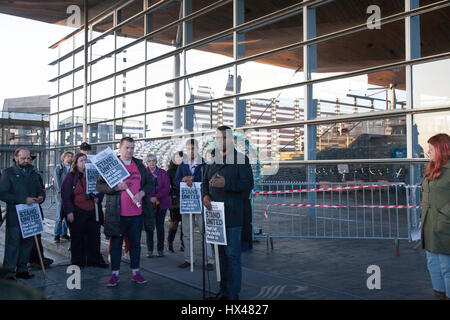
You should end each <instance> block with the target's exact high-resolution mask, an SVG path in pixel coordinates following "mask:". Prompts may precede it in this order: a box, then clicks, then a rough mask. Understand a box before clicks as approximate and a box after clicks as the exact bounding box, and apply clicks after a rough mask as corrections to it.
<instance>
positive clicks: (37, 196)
mask: <svg viewBox="0 0 450 320" xmlns="http://www.w3.org/2000/svg"><path fill="white" fill-rule="evenodd" d="M14 162H15V164H14V165H13V166H12V167H10V168H8V169H5V170H4V171H3V173H2V177H1V179H0V200H2V201H4V202H6V204H7V218H6V243H5V256H4V260H3V268H5V269H6V270H7V273H6V274H5V278H7V279H11V280H15V278H22V279H30V278H32V277H33V276H34V275H32V274H30V273H29V272H28V266H27V264H28V261H29V259H30V252H31V248H32V246H33V237H29V238H26V239H24V238H22V232H21V230H20V224H19V219H18V217H17V211H16V205H18V204H28V205H30V204H33V203H42V202H43V201H44V197H45V190H44V189H43V188H42V186H41V184H40V182H39V176H38V174H37V173H36V171H35V170H34V168H33V166H32V165H31V156H30V151H29V150H28V149H26V148H18V149H17V150H16V151H15V152H14ZM14 272H15V277H14Z"/></svg>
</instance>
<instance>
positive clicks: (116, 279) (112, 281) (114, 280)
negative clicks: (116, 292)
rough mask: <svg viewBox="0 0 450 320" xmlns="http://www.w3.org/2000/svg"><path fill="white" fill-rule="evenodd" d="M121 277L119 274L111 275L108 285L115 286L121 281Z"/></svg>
mask: <svg viewBox="0 0 450 320" xmlns="http://www.w3.org/2000/svg"><path fill="white" fill-rule="evenodd" d="M119 281H120V278H119V276H116V275H115V274H113V275H111V278H109V281H108V283H107V284H106V286H107V287H115V286H117V284H118V283H119Z"/></svg>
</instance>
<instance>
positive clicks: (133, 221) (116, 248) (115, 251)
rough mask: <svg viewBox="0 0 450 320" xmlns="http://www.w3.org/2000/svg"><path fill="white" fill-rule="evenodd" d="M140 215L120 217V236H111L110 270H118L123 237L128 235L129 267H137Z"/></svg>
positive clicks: (139, 243)
mask: <svg viewBox="0 0 450 320" xmlns="http://www.w3.org/2000/svg"><path fill="white" fill-rule="evenodd" d="M142 222H143V221H142V215H139V216H134V217H120V236H116V237H111V270H112V271H118V270H120V260H121V259H122V245H123V237H124V236H125V235H127V236H128V241H129V242H130V260H131V269H139V265H140V262H141V261H140V259H141V232H142Z"/></svg>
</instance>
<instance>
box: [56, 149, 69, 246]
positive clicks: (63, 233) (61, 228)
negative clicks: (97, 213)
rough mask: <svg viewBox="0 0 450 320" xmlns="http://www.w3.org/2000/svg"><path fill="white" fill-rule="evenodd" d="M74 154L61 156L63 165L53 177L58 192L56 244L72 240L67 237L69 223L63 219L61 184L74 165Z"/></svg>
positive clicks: (60, 165)
mask: <svg viewBox="0 0 450 320" xmlns="http://www.w3.org/2000/svg"><path fill="white" fill-rule="evenodd" d="M72 160H73V152H72V151H66V152H64V153H63V154H62V155H61V164H59V165H58V166H57V167H56V168H55V172H54V175H53V179H54V188H55V191H56V219H55V243H60V242H61V239H63V240H70V237H69V236H68V235H67V221H66V219H61V203H62V200H61V184H62V181H63V179H64V177H65V176H66V174H67V173H69V172H70V167H71V165H72Z"/></svg>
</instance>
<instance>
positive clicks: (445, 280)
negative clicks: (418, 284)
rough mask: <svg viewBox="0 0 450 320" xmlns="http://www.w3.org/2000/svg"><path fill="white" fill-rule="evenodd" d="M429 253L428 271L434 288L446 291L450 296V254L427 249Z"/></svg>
mask: <svg viewBox="0 0 450 320" xmlns="http://www.w3.org/2000/svg"><path fill="white" fill-rule="evenodd" d="M425 252H426V254H427V265H428V271H429V272H430V276H431V283H432V284H433V289H434V290H435V291H439V292H445V295H446V296H447V298H450V254H437V253H433V252H430V251H425Z"/></svg>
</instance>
